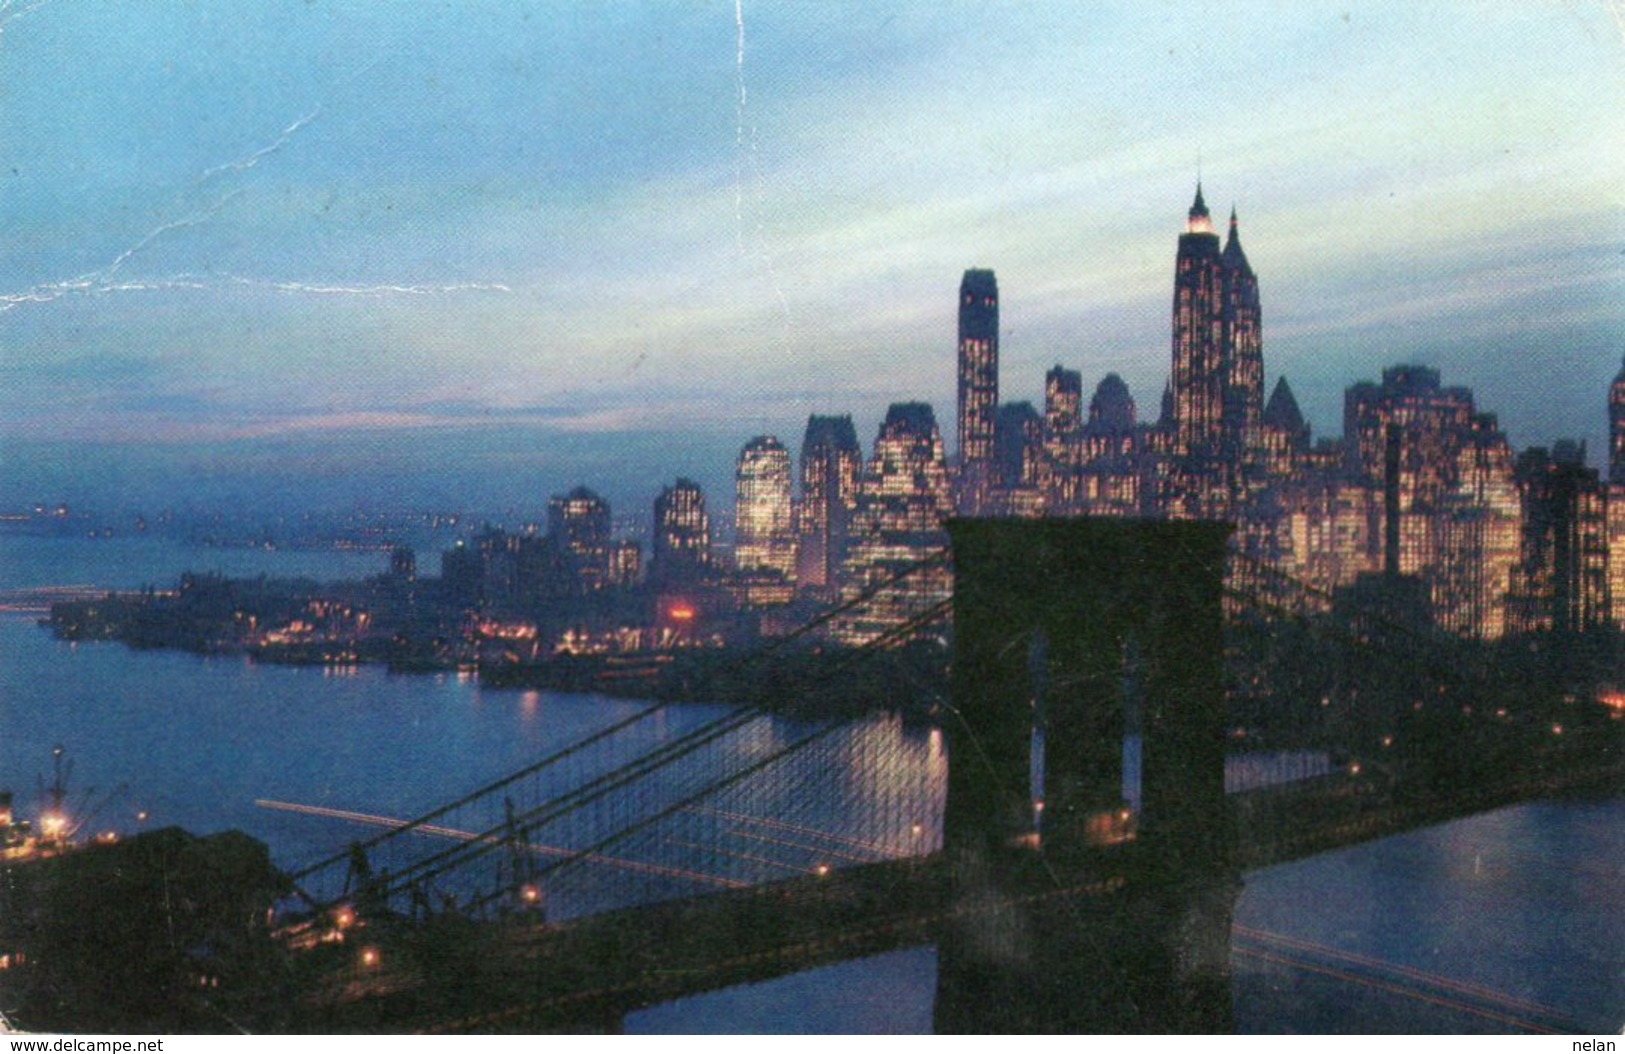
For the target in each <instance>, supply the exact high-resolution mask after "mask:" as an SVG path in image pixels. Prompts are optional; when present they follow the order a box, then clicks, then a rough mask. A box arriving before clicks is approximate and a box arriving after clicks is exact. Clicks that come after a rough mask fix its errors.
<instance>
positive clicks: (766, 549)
mask: <svg viewBox="0 0 1625 1054" xmlns="http://www.w3.org/2000/svg"><path fill="white" fill-rule="evenodd" d="M734 483H735V498H736V503H735V505H734V563H735V565H736V566H737V567H738V569H739V570H740V571H741V572H742V573H746V574H755V573H766V574H771V575H777V576H778V577H779V578H782V579H784V580H786V581H788V580H790V579H792V578H794V577H795V571H796V536H795V526H794V523H793V521H792V518H791V504H790V452H789V451H788V450H786V449H785V446H784V444H783V443H781V442H779V440H778V439H777V438H776V437H774V436H757V437H756V438H755V439H752V440H751V441H750V442H749V443H746V444H745V447H744V449H743V450H741V451H740V452H739V464H738V466H737V468H736V471H735V473H734Z"/></svg>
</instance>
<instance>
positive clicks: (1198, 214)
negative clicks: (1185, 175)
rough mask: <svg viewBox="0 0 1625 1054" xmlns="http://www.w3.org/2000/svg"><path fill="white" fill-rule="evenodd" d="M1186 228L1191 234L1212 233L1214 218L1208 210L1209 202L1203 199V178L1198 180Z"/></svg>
mask: <svg viewBox="0 0 1625 1054" xmlns="http://www.w3.org/2000/svg"><path fill="white" fill-rule="evenodd" d="M1185 229H1186V230H1187V231H1189V232H1190V233H1191V234H1212V233H1213V218H1212V216H1211V215H1209V213H1208V211H1207V202H1206V201H1204V200H1202V180H1201V179H1200V178H1198V179H1197V180H1196V200H1195V201H1193V202H1191V211H1190V216H1189V222H1187V223H1186V225H1185Z"/></svg>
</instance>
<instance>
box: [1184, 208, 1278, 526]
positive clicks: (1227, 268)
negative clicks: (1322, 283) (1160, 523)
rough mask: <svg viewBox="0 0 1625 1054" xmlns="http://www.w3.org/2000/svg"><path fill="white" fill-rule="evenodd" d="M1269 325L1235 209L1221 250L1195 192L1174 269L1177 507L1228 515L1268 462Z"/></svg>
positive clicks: (1210, 221)
mask: <svg viewBox="0 0 1625 1054" xmlns="http://www.w3.org/2000/svg"><path fill="white" fill-rule="evenodd" d="M1263 332H1264V325H1263V309H1262V307H1261V304H1260V299H1259V293H1258V277H1257V275H1255V274H1254V273H1253V269H1252V265H1251V264H1249V263H1248V261H1247V254H1246V253H1245V252H1244V251H1243V250H1242V248H1241V236H1240V234H1239V233H1238V231H1237V222H1236V213H1235V210H1234V209H1232V210H1231V212H1230V232H1229V236H1228V238H1227V239H1226V241H1225V243H1224V246H1223V248H1222V249H1221V248H1220V244H1219V236H1218V235H1217V234H1216V233H1215V232H1214V230H1213V218H1212V215H1211V214H1210V213H1209V212H1208V207H1207V202H1206V201H1205V200H1203V197H1202V186H1201V184H1200V183H1198V184H1197V186H1196V200H1195V201H1194V202H1193V203H1192V204H1191V208H1190V212H1189V214H1188V216H1187V219H1186V225H1185V233H1184V234H1181V235H1180V236H1179V252H1178V255H1177V257H1176V258H1175V263H1174V304H1173V375H1172V382H1171V390H1172V393H1173V411H1174V412H1173V422H1172V431H1173V434H1172V437H1171V442H1170V444H1169V445H1170V447H1171V451H1172V453H1173V454H1174V455H1175V457H1176V458H1177V459H1178V461H1179V465H1178V471H1177V472H1176V473H1175V475H1174V476H1173V478H1174V479H1175V480H1176V481H1177V482H1176V487H1177V489H1178V490H1179V491H1180V493H1178V494H1176V495H1174V496H1173V497H1174V500H1173V501H1172V503H1171V505H1172V507H1173V508H1175V509H1176V510H1178V509H1182V510H1184V511H1185V512H1187V513H1191V514H1195V515H1216V514H1228V511H1227V510H1231V509H1233V507H1234V505H1235V503H1236V502H1237V501H1239V500H1241V499H1242V498H1243V497H1244V493H1243V491H1244V484H1245V480H1246V478H1247V475H1248V470H1249V468H1250V467H1251V466H1252V465H1253V464H1254V463H1255V462H1257V461H1259V460H1260V459H1261V458H1262V456H1263V446H1264V443H1263V438H1264V437H1263V415H1264V336H1263Z"/></svg>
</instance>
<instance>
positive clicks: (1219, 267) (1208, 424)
mask: <svg viewBox="0 0 1625 1054" xmlns="http://www.w3.org/2000/svg"><path fill="white" fill-rule="evenodd" d="M1224 286H1225V283H1224V260H1223V257H1222V255H1221V252H1220V248H1219V236H1218V235H1217V234H1215V233H1213V218H1212V216H1211V215H1209V213H1208V209H1207V203H1206V202H1205V201H1203V200H1202V188H1201V187H1200V186H1198V187H1197V188H1196V200H1195V202H1193V203H1192V205H1191V208H1190V214H1189V217H1188V219H1187V220H1186V224H1185V233H1184V234H1181V235H1180V236H1179V252H1178V255H1177V256H1176V257H1175V259H1174V311H1173V382H1172V383H1173V395H1174V428H1175V436H1176V438H1175V443H1174V450H1175V452H1176V453H1177V454H1178V455H1179V456H1180V457H1182V458H1186V459H1190V460H1192V461H1195V462H1197V463H1199V465H1200V467H1201V468H1206V467H1208V466H1209V465H1211V464H1214V463H1216V462H1217V459H1218V455H1219V450H1220V436H1221V434H1222V432H1223V418H1224V402H1225V400H1224V393H1225V381H1226V380H1227V378H1228V376H1229V371H1228V369H1227V368H1226V363H1225V361H1224V360H1225V355H1224V307H1225V287H1224Z"/></svg>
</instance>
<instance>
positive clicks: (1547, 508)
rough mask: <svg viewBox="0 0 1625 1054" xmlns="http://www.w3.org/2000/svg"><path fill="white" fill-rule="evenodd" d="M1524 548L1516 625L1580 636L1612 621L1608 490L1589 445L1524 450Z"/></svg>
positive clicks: (1521, 462) (1519, 473)
mask: <svg viewBox="0 0 1625 1054" xmlns="http://www.w3.org/2000/svg"><path fill="white" fill-rule="evenodd" d="M1517 477H1518V489H1519V491H1520V492H1521V494H1522V496H1523V507H1524V529H1523V553H1522V559H1521V560H1520V562H1519V566H1518V573H1517V575H1516V576H1515V582H1516V585H1515V589H1514V597H1513V624H1514V627H1515V628H1516V629H1519V630H1522V631H1524V632H1530V631H1536V630H1552V631H1555V632H1558V633H1578V632H1583V631H1585V630H1589V629H1593V628H1595V627H1597V626H1600V625H1602V624H1603V623H1605V622H1607V621H1608V619H1609V615H1610V611H1609V606H1610V605H1609V597H1608V533H1607V532H1608V526H1607V507H1606V502H1607V498H1606V494H1605V491H1604V489H1603V486H1602V483H1601V481H1600V480H1599V479H1598V474H1597V470H1596V469H1594V468H1587V467H1586V465H1585V445H1584V444H1583V443H1578V444H1577V443H1574V442H1571V441H1568V440H1565V441H1562V442H1559V443H1558V444H1557V445H1556V446H1555V447H1553V448H1552V450H1551V451H1550V453H1548V452H1547V450H1546V449H1545V448H1544V447H1533V448H1531V449H1529V450H1525V451H1524V452H1523V453H1522V454H1520V455H1518V463H1517Z"/></svg>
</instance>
